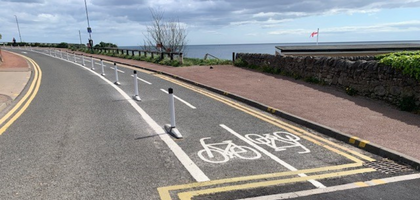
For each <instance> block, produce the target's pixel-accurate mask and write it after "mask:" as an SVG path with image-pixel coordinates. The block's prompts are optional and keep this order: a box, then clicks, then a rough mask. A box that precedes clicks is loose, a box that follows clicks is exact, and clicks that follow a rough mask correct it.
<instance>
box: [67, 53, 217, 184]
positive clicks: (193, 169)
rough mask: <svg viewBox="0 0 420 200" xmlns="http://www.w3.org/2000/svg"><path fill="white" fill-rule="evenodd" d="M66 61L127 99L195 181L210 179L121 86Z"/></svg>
mask: <svg viewBox="0 0 420 200" xmlns="http://www.w3.org/2000/svg"><path fill="white" fill-rule="evenodd" d="M62 60H64V61H66V62H69V63H73V64H75V65H77V66H79V67H81V68H82V69H85V70H87V71H90V72H92V73H93V74H95V75H96V76H98V77H99V78H101V79H102V80H104V81H105V82H106V83H108V84H109V85H111V86H112V87H113V88H114V89H115V90H117V91H118V92H119V93H120V94H121V95H122V96H123V97H124V98H125V99H127V101H128V102H129V103H130V104H131V106H133V108H134V109H136V111H137V112H138V113H139V114H140V116H141V117H142V118H143V119H144V121H146V123H147V124H148V125H149V126H150V127H151V128H152V129H153V130H154V132H155V133H156V134H157V135H158V136H159V137H160V139H161V140H163V141H164V142H165V143H166V145H167V146H168V147H169V149H171V150H172V152H173V153H174V154H175V156H176V157H177V158H178V160H179V161H180V162H181V163H182V165H184V167H185V169H187V171H188V172H189V173H190V174H191V176H192V177H193V178H194V179H195V180H196V181H197V182H204V181H210V179H209V178H208V177H207V176H206V175H205V174H204V172H203V171H202V170H201V169H200V168H199V167H198V166H197V165H196V164H195V163H194V162H193V161H192V160H191V158H190V157H189V156H188V155H187V154H186V153H185V152H184V150H182V148H181V147H180V146H179V145H178V144H177V143H176V142H175V141H174V140H172V138H171V137H170V136H169V135H168V134H167V133H166V131H165V130H163V128H162V127H160V126H159V124H158V123H156V121H155V120H153V119H152V117H150V115H149V114H147V113H146V112H145V111H144V110H143V109H141V108H140V106H139V105H138V104H137V102H136V101H134V100H133V99H132V98H131V97H130V96H129V95H128V94H127V93H125V92H124V91H123V90H122V89H121V88H119V87H118V86H116V85H115V84H114V83H112V82H111V81H109V80H108V79H106V78H105V77H103V76H102V75H100V74H98V73H96V72H95V71H92V70H90V69H89V68H86V67H84V66H82V65H80V64H77V63H74V62H71V61H68V60H65V59H62Z"/></svg>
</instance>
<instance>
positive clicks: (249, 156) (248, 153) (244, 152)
mask: <svg viewBox="0 0 420 200" xmlns="http://www.w3.org/2000/svg"><path fill="white" fill-rule="evenodd" d="M207 139H211V138H210V137H206V138H202V139H200V143H201V145H202V146H203V147H204V149H202V150H200V151H198V153H197V154H198V156H199V157H200V158H201V159H202V160H204V161H206V162H210V163H225V162H227V161H229V159H231V158H235V157H236V158H240V159H246V160H255V159H259V158H261V154H260V153H259V152H258V151H257V150H255V149H253V148H251V147H247V146H239V145H236V144H234V143H233V142H232V140H225V141H223V142H220V143H211V144H210V143H206V142H205V141H204V140H207Z"/></svg>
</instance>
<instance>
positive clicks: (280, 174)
mask: <svg viewBox="0 0 420 200" xmlns="http://www.w3.org/2000/svg"><path fill="white" fill-rule="evenodd" d="M360 166H362V163H351V164H344V165H336V166H328V167H320V168H313V169H303V170H298V171H287V172H278V173H270V174H260V175H253V176H243V177H236V178H228V179H219V180H213V181H206V182H196V183H189V184H184V185H174V186H168V187H161V188H158V191H159V195H160V197H161V199H170V195H169V191H171V190H179V189H187V188H195V187H204V186H211V185H217V184H226V183H234V182H241V181H251V180H259V179H265V178H276V177H283V176H291V175H297V174H301V173H304V174H308V173H316V172H323V171H333V170H340V169H345V168H353V167H360ZM308 180H309V179H308ZM168 197H169V198H168Z"/></svg>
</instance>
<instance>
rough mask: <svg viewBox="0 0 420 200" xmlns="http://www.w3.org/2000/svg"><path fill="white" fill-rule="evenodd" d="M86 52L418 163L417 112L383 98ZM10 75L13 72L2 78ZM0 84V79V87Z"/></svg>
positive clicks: (226, 69) (243, 72)
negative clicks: (226, 96) (219, 92)
mask: <svg viewBox="0 0 420 200" xmlns="http://www.w3.org/2000/svg"><path fill="white" fill-rule="evenodd" d="M84 55H85V56H93V57H94V58H100V59H104V60H108V61H112V62H117V63H124V64H127V65H132V66H140V67H141V68H144V69H149V70H152V71H156V72H162V73H164V74H170V75H173V76H174V77H177V78H179V79H182V80H184V81H187V82H193V83H197V84H199V85H202V86H204V87H206V88H208V89H211V90H213V91H223V92H222V94H225V95H226V94H227V93H228V96H230V97H233V98H235V99H239V100H240V101H243V102H247V103H249V102H251V103H250V104H251V105H254V106H256V107H259V108H261V109H266V110H268V111H270V112H271V113H274V114H276V115H278V116H282V117H285V118H286V119H291V120H292V121H295V122H296V121H298V122H299V123H300V124H303V125H305V126H307V127H310V128H313V129H315V130H318V131H321V132H322V133H324V134H328V135H330V136H332V137H334V138H337V139H339V140H342V141H344V142H347V143H351V144H354V145H355V146H358V147H361V148H364V149H365V150H368V151H370V152H373V153H376V154H380V155H384V156H386V157H393V158H394V159H396V160H400V161H403V162H408V163H410V164H411V165H414V166H417V167H418V166H420V164H419V163H420V147H419V144H420V115H416V114H412V113H409V112H403V111H400V110H398V109H397V108H394V107H392V106H389V105H387V104H385V103H382V102H378V101H374V100H371V99H366V98H364V97H360V96H349V95H347V94H346V93H345V92H343V91H338V90H337V89H335V88H333V87H329V86H320V85H316V84H310V83H306V82H304V81H301V80H294V79H293V78H289V77H284V76H280V75H272V74H266V73H261V72H257V71H254V70H249V69H243V68H239V67H235V66H230V65H219V66H213V67H212V68H210V67H209V66H191V67H178V68H176V67H169V66H162V65H157V64H153V63H147V62H142V61H135V60H128V59H121V58H114V57H109V56H102V55H90V54H84ZM6 58H7V57H6ZM9 77H12V76H7V77H6V78H7V79H10V78H9ZM0 79H3V78H0ZM7 83H8V82H7ZM22 84H23V83H21V85H22ZM3 85H4V83H2V82H0V88H3ZM0 93H2V91H0ZM413 163H414V164H413Z"/></svg>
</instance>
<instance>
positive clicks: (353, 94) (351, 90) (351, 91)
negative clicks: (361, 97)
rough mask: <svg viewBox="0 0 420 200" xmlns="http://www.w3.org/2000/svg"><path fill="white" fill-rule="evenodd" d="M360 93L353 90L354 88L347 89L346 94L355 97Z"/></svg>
mask: <svg viewBox="0 0 420 200" xmlns="http://www.w3.org/2000/svg"><path fill="white" fill-rule="evenodd" d="M358 92H359V91H357V90H356V89H354V88H352V87H346V94H348V95H350V96H355V95H356V94H357V93H358Z"/></svg>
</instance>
